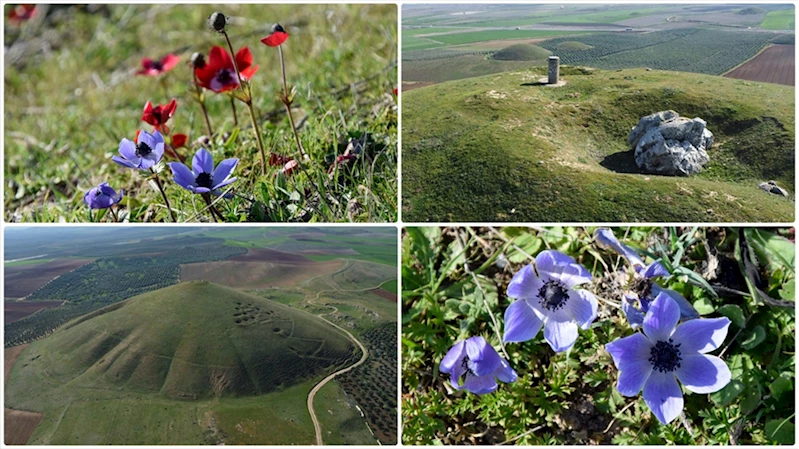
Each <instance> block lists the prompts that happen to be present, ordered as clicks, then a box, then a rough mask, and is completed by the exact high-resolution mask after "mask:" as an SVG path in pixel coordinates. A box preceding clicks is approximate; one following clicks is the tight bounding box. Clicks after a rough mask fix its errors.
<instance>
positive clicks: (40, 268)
mask: <svg viewBox="0 0 799 449" xmlns="http://www.w3.org/2000/svg"><path fill="white" fill-rule="evenodd" d="M90 262H92V259H59V260H51V261H47V262H44V263H40V264H30V263H28V264H19V263H17V264H12V265H11V266H6V267H5V270H4V271H3V279H4V284H3V285H4V291H3V295H4V298H5V299H16V298H25V297H26V296H28V295H30V294H31V293H33V292H34V291H36V290H38V289H39V288H41V287H42V286H44V285H45V284H47V283H48V282H50V281H52V280H53V279H55V278H57V277H58V276H60V275H62V274H64V273H69V272H70V271H72V270H74V269H76V268H78V267H81V266H83V265H86V264H88V263H90Z"/></svg>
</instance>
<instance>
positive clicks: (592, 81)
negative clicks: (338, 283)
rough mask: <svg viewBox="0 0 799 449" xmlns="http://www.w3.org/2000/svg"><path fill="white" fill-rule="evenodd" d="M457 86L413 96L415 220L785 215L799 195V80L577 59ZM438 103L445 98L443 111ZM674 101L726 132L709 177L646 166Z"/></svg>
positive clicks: (407, 171) (408, 214)
mask: <svg viewBox="0 0 799 449" xmlns="http://www.w3.org/2000/svg"><path fill="white" fill-rule="evenodd" d="M544 70H545V69H543V68H537V69H531V70H527V71H517V72H508V73H502V74H496V75H489V76H483V77H479V78H470V79H464V80H459V81H453V82H448V83H443V84H438V85H435V86H429V87H426V88H422V89H417V90H413V91H410V92H407V94H406V95H405V96H404V97H403V220H405V221H427V220H432V221H450V220H453V221H539V222H543V221H547V222H551V221H664V222H672V221H743V222H758V221H782V222H788V221H792V220H793V212H794V203H793V201H791V200H786V199H783V198H778V197H775V196H772V195H769V194H766V193H765V192H763V191H762V190H759V189H758V188H757V184H758V183H759V182H761V181H764V180H769V179H775V180H777V181H778V183H780V184H781V185H783V186H784V187H786V188H787V189H788V190H789V191H791V192H793V190H794V181H795V180H794V160H795V155H794V146H795V136H794V123H795V120H794V112H793V111H794V101H793V98H794V89H793V88H792V87H787V86H779V85H772V84H763V83H755V82H748V81H740V80H734V79H726V78H720V77H716V76H707V75H701V74H691V73H679V72H669V71H658V70H654V71H646V70H644V69H628V70H617V71H601V70H588V69H575V68H569V67H563V68H562V73H563V77H564V79H566V80H567V81H568V84H567V85H566V86H565V87H562V88H554V89H553V88H548V87H542V86H538V85H536V81H537V80H538V79H539V78H541V77H542V76H544V74H545V72H544ZM431 105H435V106H434V107H431ZM666 109H673V110H675V111H677V112H678V113H680V114H681V115H683V116H688V117H697V116H698V117H701V118H703V119H705V120H706V121H707V126H708V129H710V130H711V131H712V132H713V133H714V134H715V137H716V144H715V145H714V146H713V149H712V150H711V151H710V152H709V155H710V158H711V162H710V163H709V164H708V166H706V168H705V171H704V172H703V173H701V174H700V175H698V176H695V177H690V178H684V177H664V176H655V175H648V174H642V173H640V172H639V171H638V169H637V168H636V167H635V164H634V162H633V153H632V151H631V150H630V149H629V147H628V146H627V134H628V133H629V131H630V129H631V128H632V127H633V126H634V125H635V124H637V122H638V119H639V118H640V117H641V116H644V115H648V114H651V113H653V112H657V111H661V110H666Z"/></svg>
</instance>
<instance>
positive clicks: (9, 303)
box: [3, 299, 64, 323]
mask: <svg viewBox="0 0 799 449" xmlns="http://www.w3.org/2000/svg"><path fill="white" fill-rule="evenodd" d="M63 303H64V301H15V300H9V299H7V300H5V301H4V302H3V322H4V323H13V322H14V321H17V320H20V319H22V318H25V317H26V316H28V315H30V314H33V313H36V312H38V311H39V310H42V309H47V308H50V307H58V306H60V305H61V304H63Z"/></svg>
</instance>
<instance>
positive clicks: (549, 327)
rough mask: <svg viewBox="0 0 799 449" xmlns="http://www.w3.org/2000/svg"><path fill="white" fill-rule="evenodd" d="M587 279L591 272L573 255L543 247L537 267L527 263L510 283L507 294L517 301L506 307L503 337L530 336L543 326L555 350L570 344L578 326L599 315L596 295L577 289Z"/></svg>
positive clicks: (524, 338)
mask: <svg viewBox="0 0 799 449" xmlns="http://www.w3.org/2000/svg"><path fill="white" fill-rule="evenodd" d="M536 270H537V271H538V275H536ZM588 282H591V274H590V273H589V272H588V270H586V269H585V268H584V267H583V266H582V265H580V264H578V263H577V262H575V261H574V259H572V258H571V257H569V256H567V255H565V254H563V253H560V252H557V251H552V250H547V251H541V252H540V253H539V254H538V256H536V258H535V270H533V266H532V265H527V266H526V267H524V268H522V269H521V270H519V272H518V273H516V274H515V275H514V276H513V279H512V280H511V281H510V284H509V285H508V296H510V297H511V298H516V301H515V302H514V303H513V304H511V305H510V306H509V307H508V308H507V309H506V310H505V336H504V337H503V340H504V341H506V342H521V341H527V340H531V339H532V338H533V337H535V336H536V335H537V334H538V331H540V330H541V327H543V328H544V339H546V341H547V343H549V346H551V347H552V349H553V350H555V352H562V351H565V350H567V349H569V348H571V347H572V345H574V342H575V341H577V328H578V327H580V328H582V329H588V326H590V325H591V323H592V322H593V321H594V319H595V318H596V313H597V302H596V298H595V297H594V295H593V294H591V292H589V291H586V290H576V289H574V287H576V286H578V285H580V284H585V283H588Z"/></svg>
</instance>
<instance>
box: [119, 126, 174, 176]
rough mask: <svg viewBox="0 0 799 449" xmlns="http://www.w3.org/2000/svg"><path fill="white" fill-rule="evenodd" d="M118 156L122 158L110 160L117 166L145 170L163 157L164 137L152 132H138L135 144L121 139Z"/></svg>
mask: <svg viewBox="0 0 799 449" xmlns="http://www.w3.org/2000/svg"><path fill="white" fill-rule="evenodd" d="M119 154H120V155H122V157H119V156H114V157H112V158H111V159H112V160H113V161H114V162H116V163H117V164H119V165H121V166H123V167H128V168H138V169H139V170H147V169H149V168H151V167H152V166H153V165H155V164H157V163H158V162H160V161H161V158H162V157H164V136H162V135H161V133H159V132H158V131H153V133H152V134H150V133H148V132H147V131H140V132H139V134H138V135H137V136H136V143H133V142H132V141H130V140H128V139H122V141H121V142H119Z"/></svg>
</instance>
